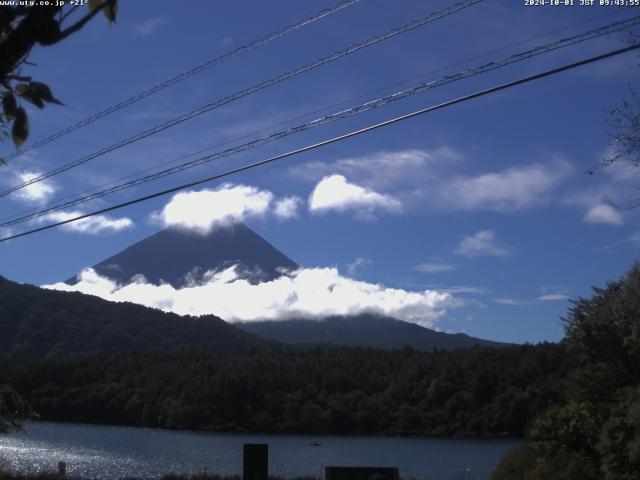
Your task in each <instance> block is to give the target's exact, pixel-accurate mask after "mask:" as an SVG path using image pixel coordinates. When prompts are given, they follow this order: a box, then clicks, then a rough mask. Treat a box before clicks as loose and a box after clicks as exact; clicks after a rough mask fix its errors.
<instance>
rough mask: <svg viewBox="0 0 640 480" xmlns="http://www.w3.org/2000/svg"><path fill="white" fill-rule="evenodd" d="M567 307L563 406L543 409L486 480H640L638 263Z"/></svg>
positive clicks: (639, 279)
mask: <svg viewBox="0 0 640 480" xmlns="http://www.w3.org/2000/svg"><path fill="white" fill-rule="evenodd" d="M593 292H594V293H593V296H592V297H591V298H588V299H587V298H580V299H578V300H576V301H574V302H573V306H572V307H571V309H570V310H569V313H568V315H567V317H566V318H565V319H564V320H563V321H564V327H565V334H566V339H565V344H566V347H567V355H568V359H569V362H570V364H569V368H570V373H569V375H567V377H566V381H565V384H566V385H565V391H566V397H565V401H564V402H562V403H560V404H558V405H556V406H554V407H553V408H551V409H549V410H547V411H546V412H545V413H543V414H542V415H541V416H540V417H538V418H537V419H536V420H535V422H533V424H532V427H531V429H530V430H529V432H528V435H527V438H526V442H525V445H524V446H523V447H522V448H521V449H519V450H518V451H515V452H513V453H511V454H510V455H509V456H507V457H506V458H505V459H504V460H503V462H502V464H501V466H500V467H499V469H498V471H497V472H496V474H495V475H494V477H493V478H494V479H502V478H522V479H526V480H537V479H543V478H544V479H548V478H554V479H555V478H567V479H569V478H582V479H585V480H589V479H594V480H595V479H604V480H614V479H615V480H638V479H640V266H639V265H635V266H634V267H633V268H632V269H631V270H630V271H629V273H628V274H627V275H626V277H625V278H623V279H622V280H620V281H617V282H613V283H610V284H609V285H607V286H606V287H605V288H594V289H593Z"/></svg>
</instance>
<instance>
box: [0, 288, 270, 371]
mask: <svg viewBox="0 0 640 480" xmlns="http://www.w3.org/2000/svg"><path fill="white" fill-rule="evenodd" d="M274 348H275V344H274V342H271V341H269V340H264V339H262V338H259V337H256V336H254V335H252V334H250V333H247V332H245V331H243V330H240V329H238V328H236V327H234V326H233V325H230V324H228V323H226V322H224V321H223V320H221V319H219V318H217V317H215V316H212V315H209V316H205V317H199V318H195V317H181V316H179V315H175V314H173V313H164V312H161V311H160V310H155V309H151V308H146V307H143V306H141V305H136V304H132V303H113V302H108V301H106V300H102V299H100V298H98V297H93V296H90V295H83V294H80V293H69V292H59V291H54V290H45V289H41V288H38V287H34V286H32V285H22V284H18V283H14V282H11V281H9V280H6V279H4V278H2V277H0V358H11V359H34V358H66V357H72V356H78V355H94V354H111V353H118V352H179V351H192V352H256V351H265V350H272V349H274Z"/></svg>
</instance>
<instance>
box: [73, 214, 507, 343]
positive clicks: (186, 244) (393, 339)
mask: <svg viewBox="0 0 640 480" xmlns="http://www.w3.org/2000/svg"><path fill="white" fill-rule="evenodd" d="M232 265H237V266H238V270H239V272H238V273H239V274H240V276H242V277H243V278H248V279H249V281H251V282H261V281H268V280H272V279H274V278H277V277H279V276H280V275H281V272H282V270H283V269H285V270H294V269H297V268H299V266H298V265H297V264H296V263H295V262H294V261H293V260H291V259H290V258H288V257H287V256H286V255H284V254H283V253H281V252H280V251H279V250H277V249H276V248H275V247H273V246H272V245H271V244H270V243H269V242H267V241H266V240H265V239H264V238H262V237H261V236H260V235H258V234H257V233H255V232H254V231H253V230H251V229H250V228H249V227H247V226H246V225H244V224H236V225H233V226H230V227H228V228H221V229H215V230H214V231H213V232H211V233H209V234H207V235H199V234H196V233H192V232H187V231H183V230H177V229H167V230H162V231H160V232H158V233H156V234H155V235H152V236H150V237H147V238H145V239H144V240H142V241H140V242H138V243H136V244H134V245H132V246H130V247H128V248H126V249H125V250H123V251H122V252H120V253H118V254H116V255H114V256H112V257H111V258H108V259H106V260H104V261H102V262H100V263H98V264H97V265H95V266H94V267H93V268H94V269H95V270H96V272H98V273H99V274H100V275H103V276H106V277H109V278H111V279H113V280H116V281H117V282H118V283H124V284H126V283H130V282H131V279H132V278H133V277H135V276H136V275H143V276H144V277H145V278H146V279H147V280H148V281H149V282H152V283H156V284H157V283H160V282H161V281H164V282H168V283H170V284H171V285H173V286H174V287H182V286H184V285H185V284H187V283H188V282H189V281H190V280H195V281H199V280H201V279H202V275H203V274H204V273H206V272H207V271H208V270H221V269H224V268H226V267H230V266H232ZM76 281H77V280H76V279H75V278H73V279H69V280H67V283H70V284H73V283H75V282H76ZM247 302H251V299H250V298H247ZM235 325H236V326H237V327H239V329H241V330H242V331H244V332H248V333H251V334H255V335H259V336H260V337H264V338H265V339H270V340H274V341H276V342H281V343H288V344H329V345H340V346H358V347H374V348H386V349H395V348H402V347H404V346H407V345H408V346H411V347H413V348H415V349H417V350H425V351H426V350H433V349H456V348H466V347H471V346H474V345H494V346H497V345H502V344H499V343H496V342H491V341H488V340H482V339H479V338H473V337H470V336H468V335H465V334H447V333H442V332H436V331H434V330H430V329H428V328H424V327H420V326H418V325H415V324H412V323H407V322H403V321H400V320H397V319H394V318H388V317H382V316H377V315H358V316H348V317H330V318H326V319H323V320H319V321H318V320H288V321H264V322H248V323H236V324H235ZM176 334H178V333H176Z"/></svg>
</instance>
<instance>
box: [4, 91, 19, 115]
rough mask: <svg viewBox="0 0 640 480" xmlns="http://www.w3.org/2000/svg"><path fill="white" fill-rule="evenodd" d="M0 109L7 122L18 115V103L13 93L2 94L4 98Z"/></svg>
mask: <svg viewBox="0 0 640 480" xmlns="http://www.w3.org/2000/svg"><path fill="white" fill-rule="evenodd" d="M2 109H3V110H4V114H5V116H6V117H7V118H8V119H9V120H13V119H14V118H15V117H16V115H17V113H18V103H17V102H16V97H15V96H14V95H13V93H11V92H6V93H5V94H4V97H2Z"/></svg>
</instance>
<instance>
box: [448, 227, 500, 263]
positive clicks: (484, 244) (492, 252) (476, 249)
mask: <svg viewBox="0 0 640 480" xmlns="http://www.w3.org/2000/svg"><path fill="white" fill-rule="evenodd" d="M455 253H456V254H457V255H463V256H465V257H469V258H471V257H480V256H493V257H506V256H508V255H511V253H512V249H511V248H510V247H508V246H507V245H505V244H503V243H500V242H499V241H498V240H497V239H496V234H495V232H494V231H493V230H482V231H480V232H478V233H476V234H474V235H471V236H469V237H466V238H464V239H463V240H462V241H461V242H460V244H459V245H458V248H457V249H456V251H455Z"/></svg>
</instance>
